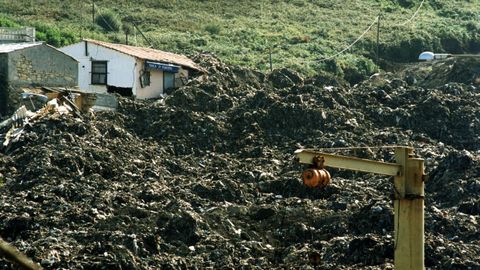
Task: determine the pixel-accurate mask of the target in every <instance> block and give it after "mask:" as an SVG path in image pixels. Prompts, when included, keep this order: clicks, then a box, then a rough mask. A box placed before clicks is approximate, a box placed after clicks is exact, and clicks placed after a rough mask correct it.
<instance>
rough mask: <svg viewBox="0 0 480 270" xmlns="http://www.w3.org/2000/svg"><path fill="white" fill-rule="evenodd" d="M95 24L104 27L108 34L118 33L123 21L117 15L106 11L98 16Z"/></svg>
mask: <svg viewBox="0 0 480 270" xmlns="http://www.w3.org/2000/svg"><path fill="white" fill-rule="evenodd" d="M95 23H96V24H98V25H99V26H100V27H102V28H103V30H105V31H106V32H118V31H120V29H121V28H122V21H121V20H120V18H119V17H118V15H117V13H115V12H113V11H111V10H106V11H103V12H100V13H99V14H97V16H96V17H95Z"/></svg>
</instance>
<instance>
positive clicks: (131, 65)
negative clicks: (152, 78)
mask: <svg viewBox="0 0 480 270" xmlns="http://www.w3.org/2000/svg"><path fill="white" fill-rule="evenodd" d="M60 50H61V51H62V52H64V53H66V54H68V55H70V56H72V57H73V58H75V59H77V61H79V64H78V85H79V86H80V89H82V90H83V91H86V92H92V93H106V92H107V86H106V85H94V84H91V82H92V77H91V72H92V61H108V63H107V72H108V74H107V85H111V86H115V87H123V88H132V89H133V94H134V95H135V90H134V89H135V84H136V80H135V77H136V66H135V58H134V57H131V56H129V55H126V54H123V53H120V52H117V51H115V50H112V49H108V48H105V47H102V46H98V45H96V44H92V43H89V42H87V49H85V41H82V42H79V43H75V44H72V45H70V46H66V47H63V48H60Z"/></svg>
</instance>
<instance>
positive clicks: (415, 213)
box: [394, 147, 425, 270]
mask: <svg viewBox="0 0 480 270" xmlns="http://www.w3.org/2000/svg"><path fill="white" fill-rule="evenodd" d="M411 154H412V149H411V148H407V147H398V148H396V149H395V158H396V161H397V164H400V165H402V167H403V169H402V174H401V175H400V176H396V177H395V180H394V182H395V202H394V211H395V222H394V224H395V225H394V226H395V232H394V233H395V269H396V270H424V269H425V263H424V261H425V259H424V257H425V255H424V209H423V206H424V195H425V194H424V184H423V180H424V165H423V160H422V159H419V158H413V157H411Z"/></svg>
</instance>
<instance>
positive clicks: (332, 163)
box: [295, 149, 402, 176]
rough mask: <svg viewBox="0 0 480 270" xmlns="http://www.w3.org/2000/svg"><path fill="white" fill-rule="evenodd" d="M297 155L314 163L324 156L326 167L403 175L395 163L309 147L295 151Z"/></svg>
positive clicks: (302, 159)
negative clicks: (341, 154)
mask: <svg viewBox="0 0 480 270" xmlns="http://www.w3.org/2000/svg"><path fill="white" fill-rule="evenodd" d="M295 155H297V157H298V159H299V161H300V163H304V164H313V158H314V157H317V156H320V157H323V158H324V160H325V162H324V163H323V165H324V166H325V167H332V168H338V169H345V170H352V171H360V172H368V173H376V174H381V175H389V176H399V175H401V171H402V166H401V165H399V164H395V163H387V162H381V161H374V160H369V159H362V158H355V157H347V156H340V155H334V154H327V153H322V152H317V151H314V150H309V149H299V150H297V151H295Z"/></svg>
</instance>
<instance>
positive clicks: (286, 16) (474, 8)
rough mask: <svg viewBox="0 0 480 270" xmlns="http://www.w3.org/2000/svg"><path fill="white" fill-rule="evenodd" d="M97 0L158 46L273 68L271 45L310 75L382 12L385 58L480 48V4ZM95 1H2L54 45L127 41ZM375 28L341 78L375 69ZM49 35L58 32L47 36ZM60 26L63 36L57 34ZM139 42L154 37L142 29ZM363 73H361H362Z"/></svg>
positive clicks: (282, 59) (1, 7)
mask: <svg viewBox="0 0 480 270" xmlns="http://www.w3.org/2000/svg"><path fill="white" fill-rule="evenodd" d="M420 2H421V1H420V0H419V1H413V0H397V1H395V0H324V1H317V0H290V1H287V0H283V1H281V0H270V1H265V0H259V1H251V0H237V1H227V0H216V1H207V0H172V1H157V0H137V1H113V0H96V1H95V3H96V5H97V6H98V9H97V11H98V12H97V16H98V14H99V13H100V12H105V11H106V10H112V11H113V12H116V13H117V14H118V15H119V17H120V18H121V19H122V21H123V23H124V24H128V22H130V21H134V22H136V23H137V24H138V25H139V26H140V28H141V29H142V31H144V33H145V34H146V35H147V36H148V37H149V39H151V41H152V42H153V45H154V47H156V48H158V49H162V50H169V51H174V52H180V53H185V54H192V53H195V52H198V51H210V52H213V53H215V54H217V55H218V56H219V57H220V58H222V59H223V60H224V61H226V62H229V63H232V64H239V65H242V66H247V67H253V68H257V69H260V70H263V71H266V70H268V67H269V63H268V59H269V51H270V50H271V51H272V59H273V65H274V68H280V67H290V68H295V69H297V70H299V71H300V72H302V73H304V74H306V75H314V74H316V73H318V72H319V71H322V70H323V71H328V70H329V66H331V64H329V63H324V62H318V61H316V59H320V58H324V57H328V56H330V55H333V54H334V53H335V52H337V51H339V50H341V49H343V48H344V47H346V46H347V45H348V44H350V43H351V42H352V41H353V40H355V38H356V37H358V36H359V35H360V34H361V33H362V32H363V31H364V30H365V29H366V28H367V27H368V25H370V23H371V22H372V21H373V20H374V18H375V17H376V16H377V15H378V14H382V19H381V35H380V41H381V46H380V52H381V57H382V58H383V59H384V60H385V61H398V62H405V61H413V60H415V58H416V56H417V55H418V53H419V52H421V51H423V50H435V51H439V52H451V53H462V52H477V51H480V31H479V29H480V20H479V18H478V16H479V15H480V11H479V9H478V7H479V6H480V0H453V1H448V0H429V1H426V2H425V4H424V6H423V8H422V9H421V10H420V12H419V14H418V16H417V17H416V18H415V20H413V21H412V23H410V24H408V25H404V26H399V24H401V23H402V22H404V21H406V20H407V19H408V18H410V17H411V16H412V14H413V13H414V11H415V10H416V8H417V7H418V5H419V3H420ZM91 11H92V5H91V2H89V1H74V0H62V1H61V0H36V1H34V0H30V1H27V0H22V1H10V0H0V17H1V18H0V24H1V22H2V18H3V20H5V19H8V20H9V21H12V22H14V23H17V24H22V25H33V26H36V27H39V26H45V27H47V28H51V29H53V30H48V29H45V28H43V29H40V30H41V31H39V38H41V39H45V40H47V41H49V42H50V43H52V44H53V45H55V46H61V45H66V44H68V43H71V42H75V41H76V40H79V39H80V38H81V37H89V38H96V39H102V40H109V41H114V42H123V41H124V34H123V33H122V32H121V31H120V32H114V33H108V32H105V31H103V30H102V29H101V28H100V27H99V26H98V25H96V24H95V23H93V22H92V14H91ZM375 30H376V27H374V28H373V29H372V31H370V32H369V33H367V34H366V35H365V37H364V39H362V40H361V41H360V42H359V43H358V44H357V45H356V46H354V47H353V48H352V49H350V50H349V51H347V52H346V53H345V54H344V55H342V56H341V57H339V58H337V59H336V60H334V61H337V62H338V63H337V66H338V68H339V69H341V70H337V72H338V73H339V74H346V75H347V74H350V75H348V76H351V77H352V78H355V77H357V75H358V74H357V75H355V73H360V74H363V75H365V74H367V73H369V72H373V71H374V70H375V68H372V62H371V61H370V60H368V59H375V48H376V33H375ZM49 31H50V32H53V33H50V36H49V35H48V33H49ZM57 32H59V33H58V35H57ZM132 40H135V38H133V39H132V38H131V39H130V41H132ZM136 41H137V44H138V45H140V46H142V45H147V43H146V42H145V41H144V40H143V39H142V38H141V36H140V35H139V34H138V33H137V37H136ZM362 67H363V70H360V69H362Z"/></svg>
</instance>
